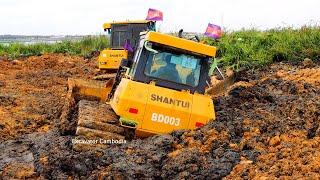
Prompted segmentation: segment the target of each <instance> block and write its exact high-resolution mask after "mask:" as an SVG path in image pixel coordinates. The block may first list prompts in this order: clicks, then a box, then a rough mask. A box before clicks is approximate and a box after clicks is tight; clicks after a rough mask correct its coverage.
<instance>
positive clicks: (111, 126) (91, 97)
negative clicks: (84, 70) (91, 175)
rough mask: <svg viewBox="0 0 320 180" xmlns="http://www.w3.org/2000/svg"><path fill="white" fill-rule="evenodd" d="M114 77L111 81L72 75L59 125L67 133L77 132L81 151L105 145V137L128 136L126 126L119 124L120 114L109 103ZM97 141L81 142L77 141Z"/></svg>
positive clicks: (123, 137)
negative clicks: (73, 76)
mask: <svg viewBox="0 0 320 180" xmlns="http://www.w3.org/2000/svg"><path fill="white" fill-rule="evenodd" d="M113 82H114V79H109V80H108V81H107V82H103V81H96V80H82V79H68V93H67V96H66V99H65V104H64V107H63V109H62V113H61V116H60V123H59V125H60V126H59V129H60V132H61V133H62V134H63V135H73V136H75V138H74V142H75V143H73V148H74V149H75V150H78V151H83V150H84V151H86V150H93V149H95V150H97V149H101V148H103V147H104V145H103V144H99V143H98V142H99V141H100V139H103V140H110V139H113V140H119V139H125V134H126V133H127V132H125V130H124V128H123V127H121V126H118V124H119V123H118V121H119V120H118V117H117V115H116V114H115V113H114V112H113V110H112V108H111V107H110V105H108V104H106V99H107V97H108V94H109V93H110V91H111V89H112V85H113ZM81 141H82V142H89V141H91V142H95V143H77V142H81Z"/></svg>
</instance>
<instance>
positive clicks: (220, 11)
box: [0, 0, 320, 35]
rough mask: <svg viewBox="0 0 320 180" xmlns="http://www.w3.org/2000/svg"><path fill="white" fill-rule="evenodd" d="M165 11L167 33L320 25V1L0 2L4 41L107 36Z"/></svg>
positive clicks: (0, 31)
mask: <svg viewBox="0 0 320 180" xmlns="http://www.w3.org/2000/svg"><path fill="white" fill-rule="evenodd" d="M149 8H154V9H158V10H161V11H162V12H163V14H164V19H163V21H162V22H159V23H158V24H157V26H158V29H159V30H160V31H161V32H177V31H178V30H179V29H184V31H186V32H199V33H202V32H204V31H205V29H206V27H207V25H208V23H209V22H210V23H213V24H217V25H220V26H222V27H223V29H225V30H238V29H241V28H247V29H248V28H258V29H262V30H263V29H270V28H275V27H284V26H293V27H299V26H302V25H306V24H313V25H314V24H318V25H319V24H320V0H89V1H84V0H0V35H3V34H15V35H89V34H102V33H104V32H103V28H102V24H103V23H105V22H112V21H123V20H143V19H145V18H146V15H147V11H148V9H149Z"/></svg>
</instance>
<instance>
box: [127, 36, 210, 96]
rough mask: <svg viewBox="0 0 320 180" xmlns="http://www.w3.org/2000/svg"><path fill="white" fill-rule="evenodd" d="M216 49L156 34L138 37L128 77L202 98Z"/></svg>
mask: <svg viewBox="0 0 320 180" xmlns="http://www.w3.org/2000/svg"><path fill="white" fill-rule="evenodd" d="M215 51H216V50H215V47H212V46H207V45H204V44H201V43H198V42H194V41H191V40H186V39H182V38H178V37H173V36H169V35H165V34H160V33H156V32H148V33H145V34H144V35H142V36H141V40H140V44H139V46H138V48H137V51H136V52H135V56H134V58H133V65H132V67H131V69H130V70H129V72H128V74H129V76H130V77H131V78H132V79H133V80H135V81H138V82H143V83H151V82H154V83H155V85H157V86H161V87H166V88H170V89H174V90H180V91H181V90H186V91H190V92H191V93H194V92H197V93H201V94H204V92H205V86H206V85H207V84H206V80H207V78H208V71H209V63H210V60H211V58H212V57H213V56H214V55H215Z"/></svg>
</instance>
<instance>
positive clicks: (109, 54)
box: [98, 49, 128, 69]
mask: <svg viewBox="0 0 320 180" xmlns="http://www.w3.org/2000/svg"><path fill="white" fill-rule="evenodd" d="M127 58H128V51H127V50H124V49H104V50H103V51H101V53H100V55H99V57H98V67H99V69H118V68H119V66H120V63H121V60H122V59H127Z"/></svg>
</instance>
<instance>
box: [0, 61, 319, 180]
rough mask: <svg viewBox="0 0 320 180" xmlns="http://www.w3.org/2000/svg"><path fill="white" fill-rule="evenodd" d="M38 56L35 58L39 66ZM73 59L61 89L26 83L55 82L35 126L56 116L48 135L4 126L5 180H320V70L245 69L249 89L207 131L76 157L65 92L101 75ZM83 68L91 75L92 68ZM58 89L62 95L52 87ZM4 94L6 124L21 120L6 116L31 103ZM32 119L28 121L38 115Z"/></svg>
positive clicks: (221, 109)
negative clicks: (76, 81) (64, 123)
mask: <svg viewBox="0 0 320 180" xmlns="http://www.w3.org/2000/svg"><path fill="white" fill-rule="evenodd" d="M55 56H56V55H55ZM37 58H39V57H37ZM37 58H36V59H33V60H30V59H28V60H27V61H37ZM40 58H43V57H40ZM49 59H50V56H49ZM71 59H72V60H71ZM71 59H70V61H72V62H75V64H77V62H81V63H80V65H78V66H74V67H72V68H71V70H69V71H71V72H72V73H70V74H69V75H67V76H66V77H65V76H64V75H61V74H60V73H61V72H62V71H67V70H65V69H60V70H57V71H56V72H55V71H54V72H52V70H47V71H48V72H49V71H51V72H50V73H53V74H54V75H53V76H52V78H53V79H55V78H57V76H58V79H59V81H54V82H56V84H50V83H52V79H47V80H46V78H45V79H44V80H43V81H42V83H43V84H41V83H39V79H38V80H37V79H33V77H34V75H33V76H28V79H25V81H26V84H30V86H32V87H38V86H40V87H43V86H46V85H47V86H46V87H45V88H44V89H45V90H43V93H44V94H41V93H39V92H42V91H39V92H38V91H36V90H34V92H33V91H31V94H32V93H33V94H35V95H34V96H35V97H36V98H34V99H33V103H34V106H31V107H32V112H33V113H34V114H33V115H34V116H37V115H39V118H40V119H39V120H38V119H36V118H33V119H32V118H31V119H30V120H29V121H30V123H31V124H35V123H37V122H38V121H40V122H41V118H43V119H46V120H45V123H44V124H43V125H42V126H45V125H47V129H46V130H45V131H40V130H39V129H41V127H42V126H41V125H37V124H36V125H35V126H32V128H31V127H30V128H29V129H27V130H24V128H23V127H22V128H21V129H22V130H24V131H21V132H20V131H19V130H12V131H10V132H11V134H10V135H8V133H7V130H6V129H8V128H9V127H7V126H9V125H7V124H3V125H2V126H1V129H0V132H1V145H0V152H3V153H2V154H1V155H0V177H1V178H3V179H11V178H14V177H15V178H31V179H34V178H44V179H67V178H72V179H73V178H74V179H98V178H101V179H103V178H106V179H112V178H115V179H139V178H153V179H154V178H157V179H181V178H192V179H222V178H226V179H236V178H240V179H253V178H257V179H259V178H260V179H270V178H271V179H273V178H289V179H296V178H314V179H317V178H320V176H319V174H320V164H319V162H320V150H319V149H320V127H319V120H320V119H319V118H320V114H319V112H320V66H319V65H313V66H312V67H304V66H303V64H302V63H301V64H296V65H292V64H286V63H283V64H282V63H277V64H273V65H271V66H269V67H265V68H264V69H260V70H256V71H246V72H243V74H242V75H241V76H239V77H238V80H239V81H241V82H239V83H237V84H235V85H234V86H233V87H232V88H231V89H230V91H229V92H228V93H227V94H226V95H225V96H219V97H214V98H213V101H214V103H215V111H216V115H217V120H216V121H213V122H210V123H209V124H207V125H206V126H204V127H202V128H200V129H197V130H194V131H176V132H173V133H171V134H166V135H161V136H153V137H150V138H147V139H137V140H133V141H131V142H128V143H126V144H123V145H110V146H109V147H108V148H107V149H106V150H104V151H101V152H90V151H89V152H76V151H74V150H72V145H71V139H72V138H73V137H72V136H70V135H64V136H62V135H60V133H59V132H58V130H57V128H55V124H56V123H58V120H59V119H58V118H57V117H59V113H60V112H61V106H62V103H63V97H64V95H65V93H66V91H65V90H64V89H63V88H64V87H65V85H66V78H67V77H69V76H71V77H76V76H87V77H89V76H90V75H91V74H92V73H93V72H94V70H93V67H92V69H90V68H91V66H89V65H88V62H83V59H76V58H71ZM75 59H76V60H75ZM52 63H54V62H52ZM64 63H66V62H63V63H62V64H64ZM89 64H90V63H89ZM82 65H87V66H88V67H89V68H86V70H83V69H82V68H81V67H83V66H82ZM12 66H13V67H15V66H16V65H8V66H7V67H8V69H9V70H10V68H12ZM53 68H54V67H53ZM39 69H41V68H39ZM66 69H70V68H66ZM60 71H61V72H60ZM48 72H46V70H42V71H41V70H39V74H43V73H44V74H47V75H48V74H50V73H48ZM59 72H60V73H59ZM28 73H31V72H28ZM63 74H64V73H63ZM67 74H68V73H67ZM59 76H62V77H59ZM4 77H11V76H10V75H9V74H7V75H5V76H3V75H2V76H0V78H1V79H0V82H2V83H3V84H5V87H8V86H7V84H10V82H8V81H11V80H7V79H6V78H4ZM36 77H38V76H36ZM41 77H42V75H41ZM46 77H48V76H46ZM49 77H50V75H49ZM21 78H26V76H21ZM60 78H61V79H60ZM27 82H30V83H27ZM36 82H38V83H36ZM18 83H22V82H18ZM46 83H49V84H46ZM0 85H1V83H0ZM52 86H57V87H59V88H61V91H57V90H53V89H51V88H52ZM9 87H12V86H9ZM0 88H1V96H0V100H1V103H0V107H1V108H0V112H1V113H3V114H2V116H1V117H2V118H4V119H9V120H12V121H13V122H20V121H19V120H20V119H19V118H20V116H18V115H16V116H11V115H8V116H7V117H8V118H5V117H6V115H7V114H10V113H7V112H12V111H13V110H15V111H16V112H20V111H21V109H19V107H20V105H21V104H23V103H24V102H25V100H24V99H23V98H21V96H17V94H18V92H20V90H12V91H9V90H10V88H9V90H8V88H3V86H1V87H0ZM25 96H27V97H33V96H31V95H27V94H25ZM31 99H32V98H31ZM46 99H49V100H47V101H45V100H46ZM28 107H29V106H28ZM28 112H29V111H27V112H26V113H25V114H24V113H22V116H28V115H29V114H30V113H28ZM5 113H7V114H5ZM9 120H7V121H9ZM43 121H44V120H43ZM0 122H2V121H0ZM22 122H23V121H22ZM11 127H16V126H15V125H11V126H10V128H11ZM33 127H34V128H33ZM8 132H9V131H8ZM12 132H16V134H14V133H12ZM12 134H13V135H12ZM18 169H19V171H17V170H18Z"/></svg>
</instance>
